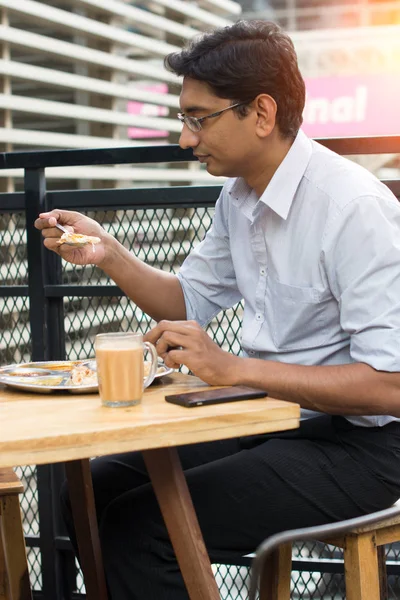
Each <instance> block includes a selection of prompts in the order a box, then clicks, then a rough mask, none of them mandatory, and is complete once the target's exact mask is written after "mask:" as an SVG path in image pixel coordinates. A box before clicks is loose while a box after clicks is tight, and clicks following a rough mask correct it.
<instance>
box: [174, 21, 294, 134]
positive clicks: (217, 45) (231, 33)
mask: <svg viewBox="0 0 400 600" xmlns="http://www.w3.org/2000/svg"><path fill="white" fill-rule="evenodd" d="M164 65H165V67H166V68H167V69H168V70H169V71H172V72H174V73H176V74H177V75H182V76H183V77H191V78H193V79H197V80H199V81H204V82H205V83H207V84H208V85H209V86H210V88H211V89H212V91H213V93H214V94H215V95H216V96H218V97H219V98H228V99H229V100H231V101H232V102H246V101H248V102H251V101H252V100H254V98H255V97H256V96H258V94H263V93H264V94H269V95H270V96H272V98H274V100H275V102H276V104H277V107H278V110H277V118H276V121H277V124H278V127H279V130H280V132H281V133H282V135H283V136H284V137H295V136H296V135H297V132H298V130H299V128H300V126H301V124H302V122H303V117H302V113H303V109H304V103H305V85H304V81H303V78H302V76H301V73H300V71H299V67H298V64H297V55H296V51H295V49H294V46H293V42H292V40H291V39H290V37H289V36H288V35H287V34H286V33H285V32H284V31H283V30H282V29H281V28H280V27H279V25H276V24H275V23H271V22H269V21H260V20H254V21H238V22H237V23H235V24H234V25H230V26H228V27H220V28H218V29H215V30H214V31H212V32H210V33H205V34H202V35H201V36H200V37H196V38H195V39H194V40H192V41H191V42H189V44H188V46H187V47H186V48H184V49H183V50H181V51H180V52H173V53H172V54H168V55H167V56H166V57H165V59H164ZM235 110H237V111H239V112H240V109H239V108H238V109H235ZM245 110H246V109H245ZM241 114H246V113H243V112H242V113H241Z"/></svg>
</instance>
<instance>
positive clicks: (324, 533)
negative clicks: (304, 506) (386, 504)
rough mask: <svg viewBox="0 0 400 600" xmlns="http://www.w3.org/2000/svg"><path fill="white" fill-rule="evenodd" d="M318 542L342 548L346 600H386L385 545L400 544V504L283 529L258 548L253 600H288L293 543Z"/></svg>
mask: <svg viewBox="0 0 400 600" xmlns="http://www.w3.org/2000/svg"><path fill="white" fill-rule="evenodd" d="M308 540H314V541H320V542H323V543H325V544H331V545H333V546H338V547H339V548H343V551H344V570H345V583H346V599H347V600H387V598H388V594H387V579H386V558H385V547H384V546H385V544H391V543H393V542H397V541H400V500H399V501H398V502H397V503H396V504H394V505H393V506H392V507H391V508H388V509H385V510H381V511H378V512H374V513H371V514H369V515H364V516H362V517H357V518H354V519H348V520H346V521H338V522H337V523H332V524H328V525H320V526H317V527H304V528H302V529H292V530H289V531H283V532H281V533H278V534H275V535H272V536H270V537H269V538H267V539H266V540H265V541H264V542H262V544H260V546H259V547H258V548H257V550H256V553H255V557H254V559H253V562H252V568H251V578H250V592H249V600H256V594H257V590H258V589H259V590H260V600H290V580H291V568H292V543H293V542H295V541H296V542H297V541H308Z"/></svg>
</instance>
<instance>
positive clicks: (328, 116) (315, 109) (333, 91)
mask: <svg viewBox="0 0 400 600" xmlns="http://www.w3.org/2000/svg"><path fill="white" fill-rule="evenodd" d="M305 83H306V90H307V101H306V106H305V109H304V113H303V117H304V122H303V125H302V129H303V131H304V132H305V133H306V134H307V135H308V136H310V137H342V136H344V137H347V136H370V135H400V73H399V74H397V75H396V74H393V75H365V76H354V77H342V76H335V77H319V78H316V79H310V78H305Z"/></svg>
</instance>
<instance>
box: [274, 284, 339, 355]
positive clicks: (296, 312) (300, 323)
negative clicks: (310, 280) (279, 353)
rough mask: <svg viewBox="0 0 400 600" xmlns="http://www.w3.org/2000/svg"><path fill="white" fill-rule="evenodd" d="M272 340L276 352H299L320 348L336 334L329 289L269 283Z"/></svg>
mask: <svg viewBox="0 0 400 600" xmlns="http://www.w3.org/2000/svg"><path fill="white" fill-rule="evenodd" d="M270 295H271V296H270V297H271V304H272V313H273V319H272V338H273V341H274V344H275V346H276V348H278V349H281V350H301V349H303V348H315V347H318V346H322V345H324V344H325V343H326V342H327V341H328V340H330V339H331V338H332V336H333V334H334V332H336V331H337V328H338V324H339V311H338V305H337V302H336V300H335V298H334V297H333V296H332V294H331V292H330V290H329V289H324V288H323V287H322V286H321V287H300V286H295V285H288V284H286V283H281V282H280V281H278V280H276V279H275V280H274V279H271V280H270Z"/></svg>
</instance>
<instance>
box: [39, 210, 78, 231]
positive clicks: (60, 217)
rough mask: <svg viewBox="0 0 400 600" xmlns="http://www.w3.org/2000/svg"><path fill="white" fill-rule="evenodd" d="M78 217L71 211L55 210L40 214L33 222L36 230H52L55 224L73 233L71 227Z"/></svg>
mask: <svg viewBox="0 0 400 600" xmlns="http://www.w3.org/2000/svg"><path fill="white" fill-rule="evenodd" d="M78 217H79V213H76V212H74V211H71V210H60V209H59V208H55V209H54V210H51V211H49V212H43V213H40V215H39V218H38V219H36V221H35V227H36V229H41V230H45V229H48V228H53V227H55V226H56V224H57V223H60V225H64V226H65V227H66V228H67V229H68V230H69V231H73V230H74V228H73V225H74V222H75V221H76V219H77V218H78Z"/></svg>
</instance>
